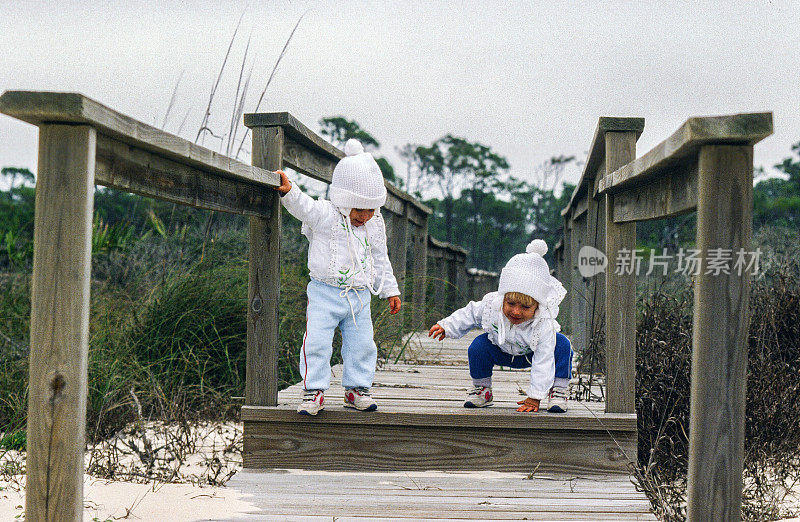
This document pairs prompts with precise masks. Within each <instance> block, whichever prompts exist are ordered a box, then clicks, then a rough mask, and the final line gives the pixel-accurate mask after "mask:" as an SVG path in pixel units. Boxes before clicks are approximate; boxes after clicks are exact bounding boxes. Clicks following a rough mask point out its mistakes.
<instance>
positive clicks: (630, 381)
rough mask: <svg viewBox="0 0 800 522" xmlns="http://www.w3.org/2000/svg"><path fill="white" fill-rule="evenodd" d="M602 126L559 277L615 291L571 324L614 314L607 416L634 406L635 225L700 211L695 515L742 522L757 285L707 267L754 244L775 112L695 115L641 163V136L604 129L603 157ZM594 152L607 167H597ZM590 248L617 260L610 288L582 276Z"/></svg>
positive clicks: (571, 219) (692, 451)
mask: <svg viewBox="0 0 800 522" xmlns="http://www.w3.org/2000/svg"><path fill="white" fill-rule="evenodd" d="M602 120H603V119H602V118H601V122H602ZM600 127H601V125H598V132H596V133H595V139H594V141H593V145H592V151H593V152H592V154H591V155H590V161H588V162H587V165H589V164H594V165H595V166H594V167H593V168H588V167H587V169H586V170H585V171H584V176H583V177H582V178H581V182H580V183H579V185H578V187H576V189H575V191H574V192H573V196H572V198H571V200H570V203H569V205H568V206H567V207H566V208H565V209H564V210H563V211H562V214H563V215H564V219H565V220H564V244H563V245H564V247H563V257H564V259H565V261H564V263H561V264H559V266H558V267H557V272H558V273H559V274H560V275H561V277H562V278H563V279H565V280H566V281H568V284H569V286H568V289H569V290H570V291H571V292H572V293H573V294H574V293H575V292H576V291H581V290H584V291H585V290H590V289H592V287H593V288H594V291H595V296H596V295H597V294H602V293H605V299H591V300H589V299H584V301H585V302H588V303H590V308H591V310H590V311H589V312H588V313H587V312H586V311H585V310H579V309H577V308H576V307H575V306H574V305H573V306H571V307H570V313H571V314H572V315H573V317H572V325H573V328H576V327H577V328H578V329H579V330H581V328H583V327H585V325H583V326H582V323H586V321H587V320H588V319H589V318H592V320H593V321H594V319H595V318H597V317H605V336H604V338H605V345H606V346H605V347H606V361H607V368H606V384H607V399H606V409H607V411H614V412H617V411H618V412H625V411H633V407H634V381H635V373H634V368H635V366H634V362H635V333H636V314H635V289H636V286H635V285H636V272H635V271H630V273H624V272H622V273H620V272H618V271H617V270H615V265H614V263H615V260H616V258H617V254H618V253H619V252H622V251H627V252H633V251H635V249H636V228H635V226H636V225H635V224H636V222H637V221H643V220H651V219H662V218H665V217H670V216H673V215H676V214H680V213H684V212H691V211H693V210H696V211H697V216H698V218H697V237H696V247H697V250H698V251H699V253H700V255H701V264H700V266H699V269H698V271H697V273H696V274H694V275H693V283H694V289H695V292H694V293H695V304H694V326H693V340H692V376H691V409H690V412H691V413H690V415H691V419H690V429H689V433H690V441H689V473H688V488H687V490H688V517H689V519H690V520H721V519H724V520H729V519H738V518H739V517H740V514H741V487H742V482H741V480H742V465H743V464H742V462H743V446H744V445H743V440H744V408H745V405H744V397H745V383H746V378H747V371H746V365H747V329H748V328H747V325H748V324H749V315H748V314H749V312H748V299H749V289H750V286H749V279H750V278H749V274H747V273H738V274H737V273H735V272H734V271H730V272H727V271H716V272H715V271H714V270H709V269H707V268H708V266H707V262H708V257H710V255H711V253H712V252H719V251H728V252H733V253H736V252H745V251H746V250H747V249H749V248H751V240H752V205H753V199H752V188H753V145H754V144H756V143H758V142H759V141H760V140H762V139H764V138H765V137H767V136H769V135H770V134H771V133H772V114H771V113H752V114H736V115H731V116H715V117H698V118H690V119H688V120H687V121H686V122H685V123H684V124H683V125H682V126H681V127H680V128H679V129H678V130H677V131H676V132H675V133H673V134H672V135H671V136H670V137H669V138H667V139H666V140H664V141H663V142H661V143H660V144H659V145H657V146H656V147H654V148H653V149H652V150H650V151H649V152H647V153H646V154H644V155H643V156H641V157H640V158H638V159H637V158H635V143H636V138H638V135H639V134H638V133H637V131H636V130H635V129H629V130H628V131H621V132H607V133H605V136H604V140H603V141H604V148H605V150H604V152H603V151H601V150H600V148H599V147H598V146H597V142H598V136H599V135H600V130H599V129H600ZM639 132H640V131H639ZM595 155H598V157H602V156H604V157H605V159H604V161H602V162H601V161H599V160H596V161H592V160H591V157H592V156H595ZM593 173H594V174H593ZM592 188H593V189H594V190H592ZM593 209H596V211H593ZM593 218H594V219H595V222H594V223H593V222H592V219H593ZM592 233H593V234H592ZM582 246H593V247H595V248H597V249H598V250H600V251H601V252H604V253H605V254H606V255H607V258H608V263H609V265H608V266H607V268H606V272H605V281H604V283H605V284H597V282H598V281H600V282H603V281H602V280H601V279H598V278H596V277H595V278H592V279H589V280H587V279H584V278H581V277H580V275H578V274H577V272H578V260H577V259H576V257H577V255H578V252H579V249H580V248H581V247H582ZM562 274H563V275H562ZM572 302H573V304H574V303H575V300H574V299H573V301H572ZM575 314H578V318H577V321H576V317H575ZM582 331H585V330H581V331H578V332H577V334H576V332H575V331H573V335H578V334H581V333H582ZM596 334H597V332H596V331H591V332H589V334H588V336H589V337H590V338H591V337H593V336H594V335H596ZM723 470H724V472H723Z"/></svg>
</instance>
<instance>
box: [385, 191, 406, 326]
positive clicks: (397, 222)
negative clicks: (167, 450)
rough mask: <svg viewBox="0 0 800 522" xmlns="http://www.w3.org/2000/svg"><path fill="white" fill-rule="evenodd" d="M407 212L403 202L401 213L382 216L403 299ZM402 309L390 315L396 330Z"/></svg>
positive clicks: (399, 323)
mask: <svg viewBox="0 0 800 522" xmlns="http://www.w3.org/2000/svg"><path fill="white" fill-rule="evenodd" d="M408 212H409V209H408V202H403V213H402V214H392V213H389V212H386V214H388V216H391V217H390V218H389V219H388V220H386V217H388V216H384V220H385V221H386V229H387V235H388V236H389V237H388V238H387V239H388V247H389V248H388V250H389V260H390V261H391V263H392V270H393V271H394V276H395V278H396V279H397V285H398V287H399V288H400V296H401V299H402V300H403V301H405V299H406V295H405V293H404V292H405V287H406V250H407V248H408ZM404 311H405V310H404V309H403V308H401V312H400V313H399V314H397V315H393V316H391V319H390V321H391V324H393V325H394V326H393V328H395V329H396V330H402V328H403V316H404V315H405V314H404Z"/></svg>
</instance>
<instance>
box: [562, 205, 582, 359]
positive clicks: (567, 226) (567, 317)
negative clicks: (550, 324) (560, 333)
mask: <svg viewBox="0 0 800 522" xmlns="http://www.w3.org/2000/svg"><path fill="white" fill-rule="evenodd" d="M569 221H570V220H569V213H567V214H566V215H565V216H564V247H563V250H564V262H563V263H562V265H561V278H560V279H559V280H560V281H561V284H562V285H564V288H566V289H567V296H566V298H565V299H564V303H563V304H564V306H562V312H561V317H563V322H562V324H564V325H565V326H567V325H568V326H567V330H568V333H569V335H570V336H572V335H573V334H574V332H573V331H572V295H570V294H571V293H572V280H573V274H574V272H575V270H574V266H573V265H574V263H573V260H572V224H571V223H570V222H569ZM564 311H566V313H564ZM572 349H573V350H575V351H576V352H577V351H579V349H578V346H577V345H576V344H575V343H574V342H573V343H572ZM581 349H582V348H581Z"/></svg>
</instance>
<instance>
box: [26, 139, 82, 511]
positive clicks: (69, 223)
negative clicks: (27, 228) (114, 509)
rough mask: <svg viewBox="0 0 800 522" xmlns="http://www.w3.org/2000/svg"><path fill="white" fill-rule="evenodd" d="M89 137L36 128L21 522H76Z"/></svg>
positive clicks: (79, 492)
mask: <svg viewBox="0 0 800 522" xmlns="http://www.w3.org/2000/svg"><path fill="white" fill-rule="evenodd" d="M96 142H97V135H96V132H95V130H94V128H92V127H89V126H86V125H57V124H42V125H40V127H39V174H38V178H37V183H36V210H35V229H34V254H33V279H32V290H31V340H30V343H31V344H30V357H29V364H30V382H29V395H28V437H27V441H28V442H27V449H28V460H27V486H26V499H25V519H26V520H30V521H39V520H65V521H66V520H71V521H79V520H83V469H84V465H83V453H84V446H85V444H86V393H87V383H86V381H87V365H88V362H87V361H88V344H89V341H88V340H89V283H90V274H91V256H92V209H93V205H94V168H95V146H96Z"/></svg>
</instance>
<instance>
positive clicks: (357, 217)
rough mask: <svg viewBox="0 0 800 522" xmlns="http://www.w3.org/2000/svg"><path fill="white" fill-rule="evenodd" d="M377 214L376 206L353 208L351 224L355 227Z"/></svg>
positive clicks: (351, 210)
mask: <svg viewBox="0 0 800 522" xmlns="http://www.w3.org/2000/svg"><path fill="white" fill-rule="evenodd" d="M374 215H375V209H374V208H351V209H350V224H351V225H353V226H354V227H360V226H362V225H363V224H364V223H366V222H367V221H369V220H370V219H372V216H374Z"/></svg>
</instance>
